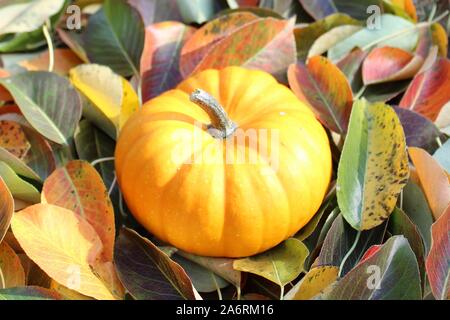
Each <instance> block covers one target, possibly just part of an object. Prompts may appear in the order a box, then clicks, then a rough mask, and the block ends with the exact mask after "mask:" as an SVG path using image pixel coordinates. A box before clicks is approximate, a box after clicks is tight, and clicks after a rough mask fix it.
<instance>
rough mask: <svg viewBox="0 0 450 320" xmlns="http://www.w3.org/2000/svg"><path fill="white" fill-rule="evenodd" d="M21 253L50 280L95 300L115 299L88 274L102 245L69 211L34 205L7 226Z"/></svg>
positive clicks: (103, 285) (96, 278) (80, 220)
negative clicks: (9, 227)
mask: <svg viewBox="0 0 450 320" xmlns="http://www.w3.org/2000/svg"><path fill="white" fill-rule="evenodd" d="M11 227H12V230H13V233H14V235H15V237H16V238H17V240H18V241H19V243H20V246H21V247H22V248H23V249H24V251H25V253H26V254H27V255H28V256H29V257H30V258H31V259H32V260H33V261H34V262H35V263H36V264H37V265H38V266H39V267H41V269H42V270H44V271H45V272H46V273H47V274H48V275H49V276H50V277H51V278H53V279H54V280H56V281H58V282H59V283H62V284H65V285H66V286H67V287H68V288H70V289H72V290H76V291H77V292H80V293H82V294H84V295H87V296H90V297H94V298H96V299H106V300H111V299H117V298H119V297H115V296H113V294H112V293H111V292H110V291H109V289H108V288H107V286H106V284H105V283H104V282H103V281H102V280H101V279H99V278H98V277H97V276H96V275H95V273H94V271H93V270H92V268H93V265H95V264H97V260H98V257H99V255H100V254H101V252H102V249H103V247H102V243H101V240H100V238H99V237H98V235H97V234H96V232H95V230H94V229H93V228H92V226H91V225H90V224H89V223H88V222H86V221H85V220H84V219H83V218H81V217H80V216H79V215H77V214H75V213H73V212H72V211H70V210H67V209H64V208H60V207H57V206H53V205H49V204H37V205H34V206H31V207H28V208H26V209H24V210H22V211H20V212H17V213H16V214H15V215H14V217H13V219H12V223H11Z"/></svg>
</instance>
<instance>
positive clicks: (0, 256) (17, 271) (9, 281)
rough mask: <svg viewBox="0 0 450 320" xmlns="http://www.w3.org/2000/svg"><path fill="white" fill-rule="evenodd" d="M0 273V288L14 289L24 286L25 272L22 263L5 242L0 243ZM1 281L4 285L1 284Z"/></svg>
mask: <svg viewBox="0 0 450 320" xmlns="http://www.w3.org/2000/svg"><path fill="white" fill-rule="evenodd" d="M0 273H1V274H0V288H14V287H21V286H24V285H25V272H24V270H23V267H22V263H21V262H20V259H19V257H18V256H17V254H16V253H15V252H14V250H13V249H11V247H10V246H9V245H8V244H7V243H6V242H1V243H0ZM3 281H4V283H2V282H3ZM2 285H4V286H2Z"/></svg>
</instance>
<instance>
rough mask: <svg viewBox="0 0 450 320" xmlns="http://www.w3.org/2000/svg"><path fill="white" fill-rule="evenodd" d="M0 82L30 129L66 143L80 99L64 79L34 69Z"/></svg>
mask: <svg viewBox="0 0 450 320" xmlns="http://www.w3.org/2000/svg"><path fill="white" fill-rule="evenodd" d="M0 84H2V85H3V86H4V87H6V88H7V89H8V91H9V92H10V93H11V95H12V96H13V97H14V100H15V102H16V103H17V105H18V106H19V108H20V111H21V112H22V114H23V115H24V116H25V118H26V119H27V120H28V122H29V123H30V124H31V125H32V126H33V127H34V129H36V130H37V131H38V132H39V133H41V134H42V135H43V136H45V137H46V138H48V139H50V140H52V141H54V142H56V143H59V144H68V139H70V138H71V137H72V135H73V133H74V131H75V128H76V126H77V124H78V121H80V118H81V99H80V96H79V94H78V92H77V91H76V90H75V89H74V88H73V87H72V86H71V85H70V82H69V81H68V80H67V79H65V78H63V77H60V76H58V75H56V74H54V73H50V72H43V71H34V72H24V73H20V74H18V75H15V76H12V77H10V78H6V79H1V78H0Z"/></svg>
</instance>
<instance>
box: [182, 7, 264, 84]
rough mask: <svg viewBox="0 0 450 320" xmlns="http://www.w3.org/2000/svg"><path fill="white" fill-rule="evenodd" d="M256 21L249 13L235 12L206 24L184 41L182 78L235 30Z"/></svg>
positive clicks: (256, 18) (255, 17) (254, 16)
mask: <svg viewBox="0 0 450 320" xmlns="http://www.w3.org/2000/svg"><path fill="white" fill-rule="evenodd" d="M256 20H258V17H257V16H256V15H254V14H253V13H250V12H236V13H232V14H227V15H223V16H220V17H218V18H216V19H214V20H212V21H209V22H208V23H206V24H205V25H204V26H203V27H201V28H200V29H198V30H197V31H195V32H194V33H193V34H192V36H191V37H190V38H189V39H187V40H186V43H185V44H184V45H183V47H182V50H181V53H180V65H179V67H180V72H181V74H182V75H183V76H184V77H187V76H188V75H190V74H191V73H192V72H193V71H194V70H195V68H196V67H197V66H198V64H199V63H200V62H201V61H202V59H203V58H204V57H205V56H206V54H208V52H209V51H211V50H212V48H214V46H216V45H217V44H218V42H219V41H221V40H223V39H224V38H226V37H227V36H229V35H230V34H232V33H233V32H235V31H236V30H237V29H239V28H241V27H242V26H244V25H246V24H247V23H250V22H253V21H256Z"/></svg>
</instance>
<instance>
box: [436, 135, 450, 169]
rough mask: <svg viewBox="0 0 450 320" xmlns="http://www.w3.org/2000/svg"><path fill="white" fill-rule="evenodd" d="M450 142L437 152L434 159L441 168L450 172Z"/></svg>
mask: <svg viewBox="0 0 450 320" xmlns="http://www.w3.org/2000/svg"><path fill="white" fill-rule="evenodd" d="M449 155H450V140H447V142H445V143H444V144H443V145H442V146H441V147H440V148H439V149H438V150H436V152H435V153H434V154H433V158H435V159H436V160H437V161H438V162H439V164H440V165H441V167H442V168H443V169H444V170H446V171H447V172H450V157H449Z"/></svg>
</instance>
